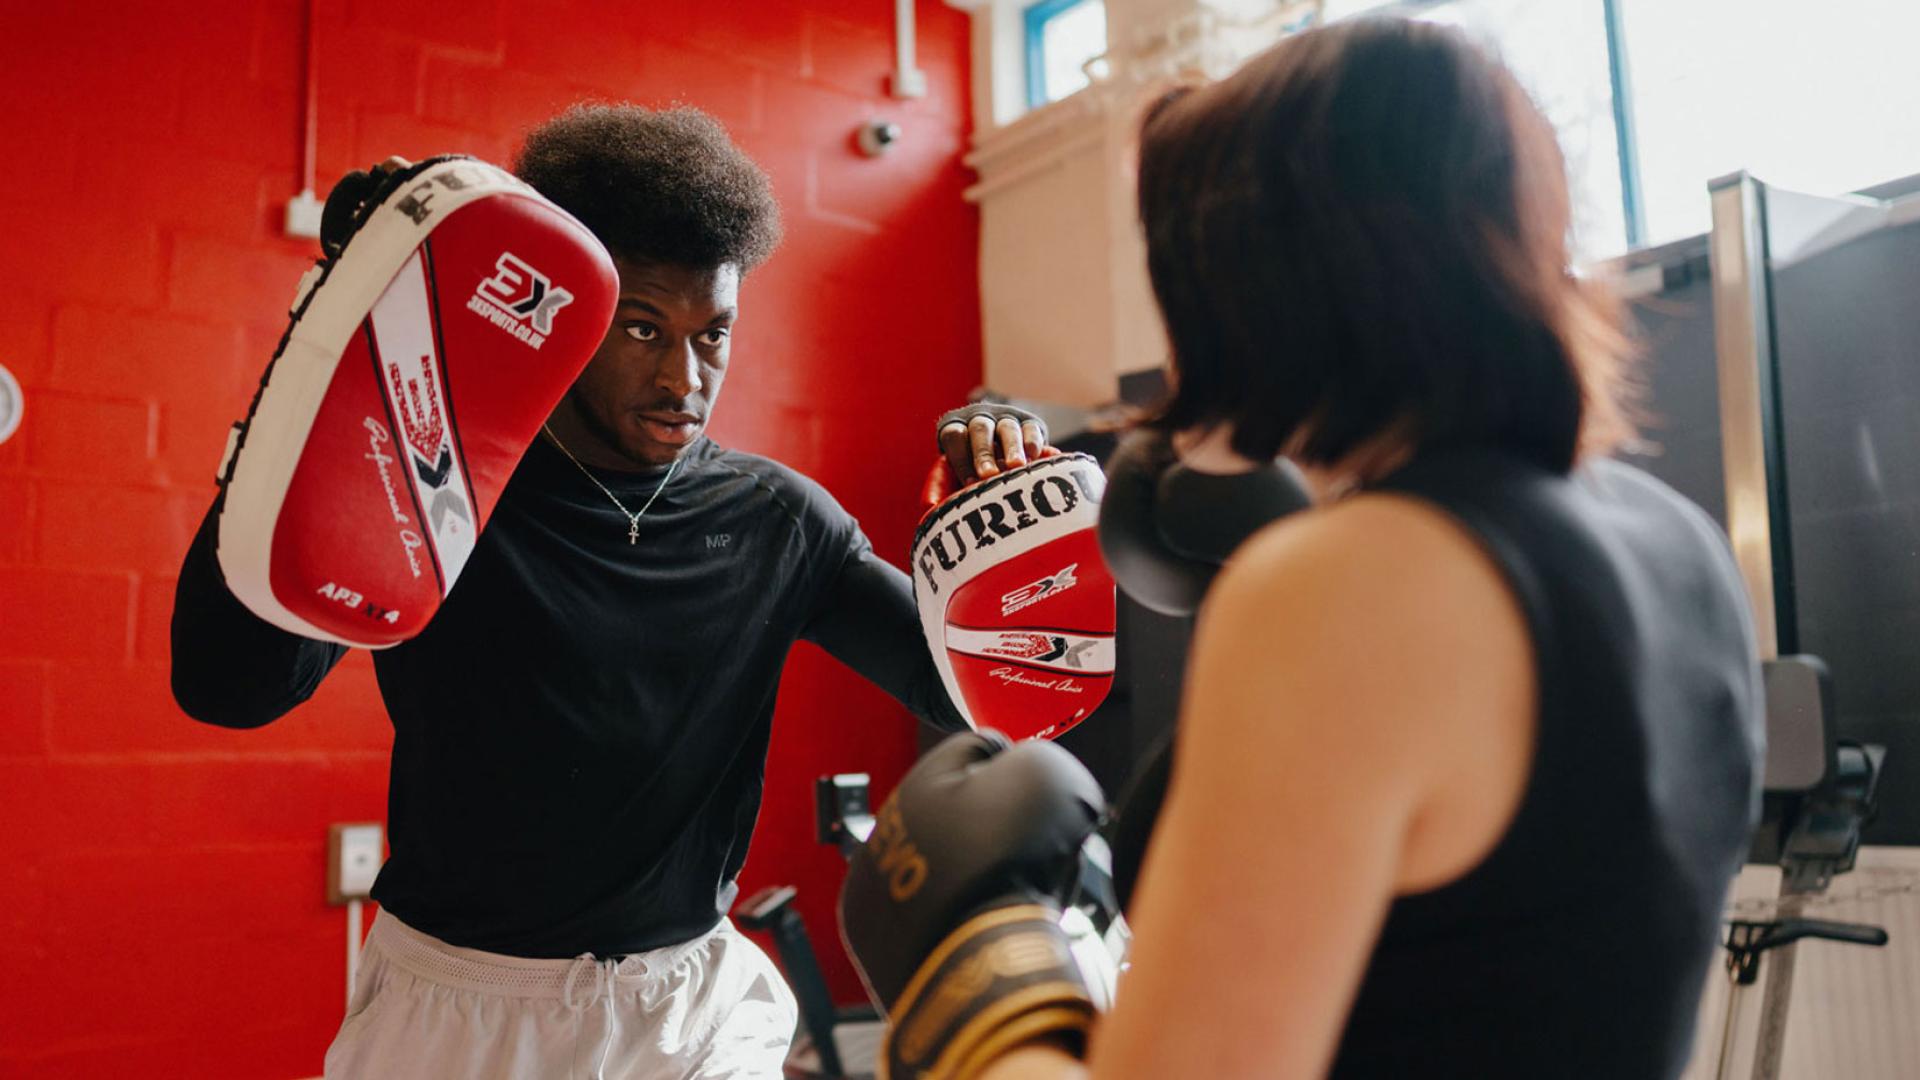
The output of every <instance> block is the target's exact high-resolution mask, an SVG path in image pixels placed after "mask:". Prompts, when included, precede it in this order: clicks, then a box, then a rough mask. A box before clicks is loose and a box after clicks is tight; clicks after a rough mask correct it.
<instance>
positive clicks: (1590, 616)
mask: <svg viewBox="0 0 1920 1080" xmlns="http://www.w3.org/2000/svg"><path fill="white" fill-rule="evenodd" d="M1139 194H1140V214H1141V220H1142V222H1143V224H1144V226H1145V230H1146V236H1147V243H1148V258H1149V266H1150V269H1151V273H1152V277H1153V283H1154V287H1155V291H1156V294H1157V296H1158V299H1159V302H1160V306H1161V309H1162V312H1163V314H1164V316H1165V319H1166V323H1167V328H1168V331H1169V337H1170V339H1171V342H1172V346H1173V358H1172V365H1173V373H1174V380H1173V382H1174V392H1173V395H1172V398H1171V400H1170V402H1169V403H1168V405H1167V406H1166V407H1165V409H1164V410H1163V411H1162V413H1161V414H1160V416H1159V420H1158V426H1159V428H1160V429H1161V430H1163V431H1165V432H1168V433H1170V434H1171V435H1172V438H1173V441H1174V445H1175V446H1176V447H1177V448H1178V449H1179V451H1180V453H1181V456H1182V457H1183V458H1184V460H1185V462H1186V465H1187V466H1188V467H1190V468H1199V469H1203V470H1211V471H1215V472H1234V471H1236V470H1238V471H1246V470H1252V469H1255V468H1259V467H1263V466H1259V465H1256V463H1265V462H1271V461H1272V460H1273V459H1274V458H1275V457H1276V456H1278V455H1282V454H1284V455H1286V456H1287V457H1289V458H1291V459H1292V460H1293V461H1294V462H1296V463H1298V464H1299V465H1300V466H1301V467H1302V468H1303V471H1304V473H1305V476H1306V480H1307V484H1308V486H1309V487H1310V488H1311V489H1312V491H1313V493H1314V496H1315V505H1314V506H1313V507H1312V508H1311V509H1308V510H1306V511H1305V512H1302V513H1297V514H1293V515H1291V516H1288V517H1287V518H1285V519H1284V520H1282V521H1279V522H1277V523H1274V524H1272V525H1269V526H1268V527H1266V528H1265V529H1263V530H1261V531H1260V532H1258V533H1257V534H1256V535H1255V536H1254V537H1253V538H1252V539H1251V540H1250V541H1249V542H1248V543H1246V544H1245V545H1244V546H1242V547H1241V548H1240V549H1239V550H1238V551H1237V553H1236V554H1235V555H1234V558H1233V560H1232V561H1231V563H1229V565H1228V566H1227V567H1226V569H1225V570H1224V572H1223V573H1222V574H1221V575H1220V577H1219V578H1218V579H1217V580H1216V581H1215V582H1214V583H1213V587H1212V589H1211V591H1210V592H1209V593H1208V600H1207V604H1206V607H1205V608H1204V609H1203V611H1202V613H1201V618H1200V623H1199V629H1198V632H1197V636H1196V640H1195V645H1194V652H1193V656H1192V660H1191V664H1190V667H1189V675H1188V679H1187V682H1186V700H1185V703H1184V708H1183V713H1182V718H1181V726H1180V730H1179V738H1178V754H1177V757H1176V759H1175V760H1174V763H1173V767H1172V780H1171V783H1170V785H1169V787H1168V791H1167V795H1166V798H1165V802H1164V805H1163V806H1161V805H1153V804H1151V803H1150V804H1148V805H1127V806H1123V807H1122V808H1121V809H1120V811H1119V813H1120V815H1121V817H1122V820H1123V822H1127V823H1130V824H1134V825H1135V827H1138V826H1137V823H1138V822H1139V821H1141V820H1143V819H1144V820H1146V821H1154V822H1155V824H1154V825H1153V831H1152V843H1151V845H1150V847H1149V848H1148V849H1147V854H1146V858H1145V864H1144V869H1143V870H1142V873H1141V876H1140V884H1139V888H1138V890H1137V891H1136V893H1135V895H1134V897H1133V901H1132V903H1131V906H1130V910H1129V915H1130V919H1131V921H1132V925H1133V930H1134V935H1135V936H1134V943H1133V949H1132V952H1131V956H1130V960H1131V970H1130V972H1129V973H1128V974H1127V975H1126V976H1124V978H1123V980H1122V982H1121V984H1120V991H1119V998H1118V1002H1117V1004H1116V1005H1115V1007H1114V1009H1113V1011H1112V1012H1111V1013H1110V1014H1108V1015H1106V1016H1104V1017H1101V1018H1099V1019H1098V1020H1097V1021H1096V1020H1095V1019H1094V1017H1093V1015H1092V1010H1091V1008H1090V1007H1089V1006H1088V1005H1087V1004H1086V999H1085V995H1084V993H1082V992H1081V990H1080V988H1079V986H1078V985H1077V977H1076V972H1075V970H1074V968H1073V966H1072V964H1071V962H1070V961H1068V960H1067V959H1066V958H1065V954H1064V951H1063V950H1062V949H1061V948H1060V946H1059V942H1058V938H1057V933H1056V932H1055V931H1054V930H1053V929H1051V923H1050V922H1049V920H1048V919H1046V918H1045V917H1044V913H1045V911H1046V910H1047V909H1048V908H1049V907H1050V906H1051V905H1053V904H1056V903H1058V902H1059V900H1060V898H1061V895H1062V894H1061V892H1060V890H1061V889H1062V888H1063V882H1064V881H1065V877H1064V869H1063V868H1064V867H1067V866H1070V864H1071V860H1072V858H1073V857H1074V853H1075V852H1076V851H1077V848H1078V845H1079V842H1080V839H1081V838H1083V837H1084V836H1085V835H1086V833H1087V832H1088V831H1089V830H1091V829H1092V828H1093V825H1094V819H1095V817H1096V816H1097V812H1098V809H1099V795H1098V792H1097V791H1090V790H1089V787H1090V785H1089V784H1088V783H1087V782H1086V779H1085V777H1084V775H1082V774H1081V773H1079V772H1078V770H1076V769H1075V768H1074V767H1073V765H1072V763H1071V762H1070V761H1067V760H1063V755H1062V754H1061V753H1060V752H1059V751H1058V750H1057V749H1056V748H1053V747H1049V746H1041V745H1032V744H1023V745H1021V746H1018V747H1015V748H1012V749H1006V748H1004V746H1003V745H1002V744H999V743H996V742H993V741H991V740H990V739H988V738H987V737H985V736H978V735H961V736H956V737H954V738H953V739H952V740H950V741H949V742H948V743H947V744H945V745H943V746H942V747H941V748H939V749H938V750H936V751H935V752H934V753H933V754H930V755H929V756H928V758H927V759H926V760H925V761H923V762H922V763H921V764H920V765H918V766H916V768H915V770H914V771H913V772H911V773H910V774H909V775H908V776H907V777H906V778H905V779H904V780H903V781H902V783H901V785H900V787H899V789H898V790H897V791H896V792H895V794H894V795H893V797H892V798H891V799H890V800H889V802H888V804H887V806H886V808H885V809H883V811H882V813H881V815H880V818H881V826H880V828H879V829H877V830H876V833H875V836H874V839H873V841H872V842H871V844H870V846H869V847H868V848H867V849H866V850H865V851H863V852H862V853H861V854H860V856H859V857H858V858H856V860H855V861H854V864H853V866H852V869H851V872H850V875H849V877H848V881H847V885H846V890H845V893H844V895H843V899H842V919H843V928H844V933H845V937H846V939H847V941H848V943H849V945H850V947H851V948H852V950H853V952H854V953H855V954H856V956H857V958H858V960H859V962H860V965H861V966H862V968H863V970H864V971H865V972H866V974H867V978H868V985H869V988H870V989H871V990H872V991H873V992H874V995H875V997H876V998H877V999H878V1000H879V1001H880V1002H881V1003H882V1004H883V1005H885V1006H886V1007H888V1008H889V1009H890V1010H891V1012H892V1016H893V1019H894V1021H895V1023H894V1027H893V1029H892V1033H891V1035H890V1037H889V1042H888V1046H887V1059H888V1062H889V1071H890V1074H891V1075H893V1076H895V1077H903V1076H907V1075H913V1076H921V1075H933V1076H956V1077H975V1076H983V1077H991V1078H993V1080H1018V1078H1040V1077H1047V1078H1056V1077H1068V1076H1080V1075H1091V1076H1093V1077H1119V1076H1127V1077H1134V1076H1141V1077H1174V1076H1179V1077H1188V1076H1193V1077H1208V1078H1224V1077H1251V1076H1260V1077H1312V1076H1322V1075H1333V1076H1337V1077H1453V1076H1458V1077H1475V1078H1483V1080H1484V1078H1488V1077H1516V1078H1517V1077H1541V1076H1556V1077H1592V1078H1595V1080H1599V1078H1607V1080H1615V1078H1626V1077H1634V1078H1639V1077H1674V1076H1678V1075H1679V1073H1680V1071H1681V1070H1682V1069H1683V1067H1684V1065H1685V1063H1686V1060H1687V1055H1688V1050H1689V1046H1690V1043H1691V1040H1692V1036H1693V1026H1694V1017H1695V1010H1696V1005H1697V1001H1698V996H1699V992H1700V989H1701V986H1702V983H1703V980H1704V978H1705V975H1706V971H1707V968H1708V965H1709V961H1710V958H1711V955H1712V953H1713V950H1714V947H1715V941H1716V931H1717V925H1718V920H1719V913H1720V905H1721V903H1722V900H1723V898H1724V895H1725V891H1726V888H1727V885H1728V883H1729V881H1730V879H1731V878H1732V876H1733V874H1734V873H1735V872H1736V870H1737V869H1738V866H1739V864H1740V861H1741V856H1742V853H1743V851H1744V847H1745V842H1746V838H1747V833H1748V828H1749V824H1750V821H1751V815H1752V813H1753V812H1754V810H1755V808H1756V804H1757V794H1758V788H1757V784H1758V778H1759V775H1760V770H1759V762H1760V734H1759V732H1760V724H1759V720H1760V716H1759V709H1760V697H1759V682H1758V672H1757V668H1756V662H1755V652H1754V644H1753V635H1752V628H1751V625H1750V619H1749V616H1748V614H1747V610H1746V607H1745V604H1744V601H1743V594H1742V592H1741V588H1740V583H1739V577H1738V575H1737V573H1736V570H1735V567H1734V564H1733V561H1732V558H1731V556H1730V555H1729V553H1728V551H1727V550H1726V544H1725V540H1724V538H1723V537H1721V536H1720V535H1719V534H1718V533H1717V530H1716V529H1715V527H1714V526H1713V524H1712V522H1711V521H1710V520H1709V519H1708V518H1707V517H1706V516H1705V515H1704V514H1702V513H1700V512H1699V511H1698V510H1697V509H1696V508H1694V507H1692V506H1691V505H1689V504H1687V503H1685V502H1684V501H1683V500H1681V499H1680V498H1679V497H1678V496H1676V495H1675V494H1674V493H1673V492H1671V491H1670V490H1668V489H1666V488H1665V487H1663V486H1661V485H1660V484H1659V483H1657V482H1656V481H1653V480H1651V479H1650V478H1648V477H1646V476H1645V475H1643V474H1641V473H1639V472H1636V471H1634V470H1632V469H1630V468H1627V467H1625V466H1622V465H1620V464H1618V463H1616V462H1613V461H1611V460H1609V459H1608V458H1607V457H1605V454H1606V453H1607V452H1608V451H1609V450H1610V449H1611V448H1613V447H1614V446H1616V445H1618V444H1619V443H1620V442H1621V441H1622V440H1623V439H1624V438H1626V437H1627V436H1628V435H1629V434H1630V427H1629V424H1628V422H1627V420H1626V417H1625V415H1624V407H1623V405H1622V403H1621V401H1620V398H1619V386H1620V384H1621V382H1622V377H1621V366H1620V365H1621V358H1622V356H1623V353H1624V351H1625V350H1624V348H1623V346H1622V336H1621V332H1620V330H1619V326H1618V323H1617V321H1616V315H1615V313H1614V311H1613V309H1612V308H1611V307H1610V306H1609V305H1608V304H1607V303H1605V301H1604V299H1603V298H1602V297H1600V296H1598V295H1597V294H1596V292H1595V290H1594V287H1593V286H1592V285H1591V284H1590V283H1588V282H1584V281H1582V280H1581V279H1579V278H1577V277H1576V276H1575V275H1573V274H1572V273H1571V271H1570V268H1569V265H1568V252H1567V246H1566V234H1567V230H1568V196H1567V188H1566V182H1565V178H1564V166H1563V163H1562V161H1561V158H1560V156H1559V153H1558V150H1557V147H1556V146H1555V144H1554V139H1553V135H1552V132H1551V130H1550V129H1549V128H1548V126H1547V124H1546V122H1545V121H1544V119H1543V118H1542V117H1541V115H1540V113H1539V111H1538V110H1537V109H1536V108H1535V107H1534V105H1533V104H1532V103H1531V102H1530V101H1529V100H1528V99H1527V97H1526V95H1525V94H1524V92H1523V91H1522V90H1521V89H1520V87H1519V86H1518V85H1517V84H1516V83H1515V81H1514V79H1513V77H1512V76H1511V75H1510V74H1509V73H1508V72H1507V71H1505V70H1504V69H1503V68H1502V67H1500V66H1499V65H1498V64H1497V63H1495V62H1494V61H1492V60H1491V59H1489V58H1487V57H1486V56H1484V55H1482V54H1481V53H1480V52H1478V51H1477V50H1476V49H1475V48H1474V47H1473V46H1471V45H1470V44H1468V43H1467V42H1466V41H1465V40H1464V39H1463V38H1462V37H1461V36H1460V35H1459V34H1457V33H1456V32H1454V31H1450V30H1447V29H1443V28H1440V27H1436V26H1432V25H1428V24H1424V23H1417V22H1398V21H1361V22H1356V23H1349V24H1342V25H1339V26H1337V27H1334V28H1330V29H1325V30H1317V31H1313V32H1310V33H1307V34H1303V35H1300V36H1298V37H1295V38H1292V39H1289V40H1288V41H1286V42H1284V43H1282V44H1281V45H1279V46H1278V47H1276V48H1275V49H1273V50H1271V51H1270V52H1268V53H1266V54H1265V55H1263V56H1260V57H1258V58H1256V59H1255V60H1253V61H1252V62H1250V63H1249V64H1247V65H1246V66H1245V67H1244V68H1243V69H1242V70H1241V71H1240V72H1239V73H1237V74H1236V75H1234V76H1233V77H1231V78H1229V79H1227V80H1225V81H1222V82H1220V83H1217V84H1214V85H1210V86H1207V87H1204V88H1201V89H1194V90H1190V91H1186V92H1183V93H1179V94H1175V95H1169V96H1168V97H1166V98H1164V99H1162V100H1161V101H1160V102H1159V103H1158V104H1157V105H1156V106H1155V108H1154V109H1153V110H1152V111H1151V114H1150V115H1149V117H1148V119H1147V120H1146V123H1145V125H1144V128H1143V132H1142V139H1141V156H1140V185H1139ZM1126 483H1127V480H1126V478H1124V477H1122V476H1120V475H1115V476H1114V477H1112V480H1111V490H1115V491H1117V490H1119V489H1121V488H1122V487H1123V486H1125V484H1126ZM1115 569H1116V576H1117V577H1120V578H1121V580H1122V584H1123V586H1124V585H1125V584H1126V580H1125V576H1126V575H1125V574H1124V573H1123V572H1122V571H1121V569H1120V567H1118V566H1116V568H1115ZM1152 802H1157V799H1156V800H1152ZM1006 808H1012V809H1013V810H1015V811H1017V812H1013V813H1008V812H1006ZM1156 818H1157V821H1156ZM1116 873H1117V874H1121V875H1124V870H1123V869H1122V868H1118V867H1116Z"/></svg>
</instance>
